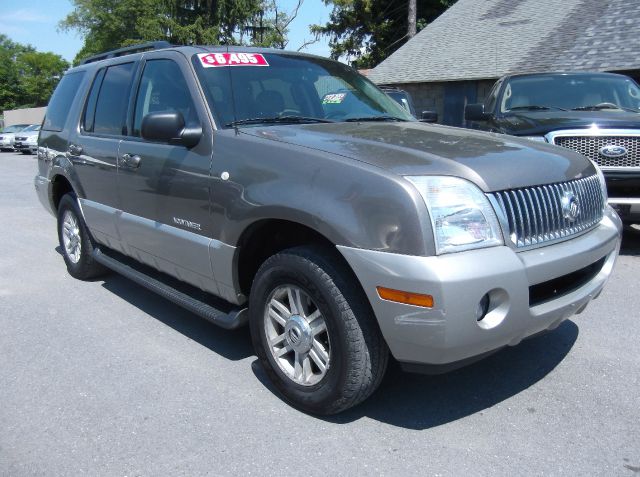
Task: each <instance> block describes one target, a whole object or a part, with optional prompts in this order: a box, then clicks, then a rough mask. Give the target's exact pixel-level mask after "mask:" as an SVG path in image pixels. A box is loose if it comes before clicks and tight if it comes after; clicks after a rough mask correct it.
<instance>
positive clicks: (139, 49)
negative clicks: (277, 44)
mask: <svg viewBox="0 0 640 477" xmlns="http://www.w3.org/2000/svg"><path fill="white" fill-rule="evenodd" d="M160 50H166V51H180V52H182V53H184V55H185V56H191V55H193V54H196V53H209V52H210V53H216V52H220V53H227V52H229V53H233V52H238V53H272V54H273V53H277V54H287V55H292V56H305V57H316V58H322V57H320V56H318V55H311V54H309V53H303V52H298V51H288V50H280V49H277V48H260V47H253V46H228V45H193V46H186V45H172V44H170V43H168V42H166V41H157V42H151V43H142V44H139V45H132V46H130V47H125V48H119V49H117V50H112V51H107V52H104V53H100V54H97V55H94V56H90V57H88V58H85V59H84V60H82V62H81V63H80V65H78V66H77V67H75V68H73V69H74V70H75V69H84V68H83V67H86V66H90V65H93V64H104V63H105V62H109V60H116V59H119V58H122V57H125V56H131V57H133V58H137V57H139V56H141V55H142V54H144V53H148V52H151V51H160Z"/></svg>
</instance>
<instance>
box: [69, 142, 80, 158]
mask: <svg viewBox="0 0 640 477" xmlns="http://www.w3.org/2000/svg"><path fill="white" fill-rule="evenodd" d="M67 152H68V153H69V155H70V156H79V155H80V154H82V146H78V145H77V144H69V148H68V149H67Z"/></svg>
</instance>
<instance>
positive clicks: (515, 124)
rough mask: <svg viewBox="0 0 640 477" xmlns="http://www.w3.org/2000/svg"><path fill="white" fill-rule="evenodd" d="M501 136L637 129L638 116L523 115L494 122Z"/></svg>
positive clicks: (613, 113)
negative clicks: (591, 129) (502, 134)
mask: <svg viewBox="0 0 640 477" xmlns="http://www.w3.org/2000/svg"><path fill="white" fill-rule="evenodd" d="M496 123H497V126H498V127H499V128H500V130H501V131H502V132H504V133H505V134H515V135H519V136H542V135H544V134H547V133H548V132H551V131H557V130H559V129H581V128H590V127H593V125H594V124H595V125H596V126H597V127H599V128H600V129H606V128H611V129H640V113H631V112H627V111H527V112H523V113H518V114H509V115H508V116H503V117H501V118H498V119H496Z"/></svg>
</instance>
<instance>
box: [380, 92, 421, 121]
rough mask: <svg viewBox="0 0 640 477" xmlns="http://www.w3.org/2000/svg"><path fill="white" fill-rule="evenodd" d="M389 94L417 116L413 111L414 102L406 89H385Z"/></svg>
mask: <svg viewBox="0 0 640 477" xmlns="http://www.w3.org/2000/svg"><path fill="white" fill-rule="evenodd" d="M385 93H387V95H388V96H389V97H390V98H391V99H393V100H394V101H395V102H396V103H398V104H399V105H400V106H402V107H403V108H404V109H406V110H407V111H408V112H409V113H411V114H412V115H413V116H415V112H414V111H413V107H412V106H413V104H412V102H411V99H409V93H407V92H405V91H385Z"/></svg>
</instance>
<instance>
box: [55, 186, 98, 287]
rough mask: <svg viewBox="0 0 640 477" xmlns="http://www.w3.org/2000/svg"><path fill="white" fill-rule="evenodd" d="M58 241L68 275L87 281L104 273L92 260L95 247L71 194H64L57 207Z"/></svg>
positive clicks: (76, 202) (74, 198)
mask: <svg viewBox="0 0 640 477" xmlns="http://www.w3.org/2000/svg"><path fill="white" fill-rule="evenodd" d="M58 240H59V242H60V248H61V249H62V257H63V258H64V262H65V264H66V265H67V270H68V271H69V275H71V276H72V277H74V278H77V279H79V280H87V279H89V278H94V277H97V276H99V275H102V274H104V273H105V272H106V269H105V268H104V267H103V266H102V265H100V264H99V263H98V262H96V261H95V260H94V258H93V255H92V254H93V250H94V248H95V245H94V243H93V240H92V239H91V236H90V235H89V230H88V229H87V226H86V224H85V223H84V220H82V214H81V212H80V207H79V206H78V201H77V199H76V197H75V195H73V194H65V195H64V196H63V197H62V199H60V204H59V205H58Z"/></svg>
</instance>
